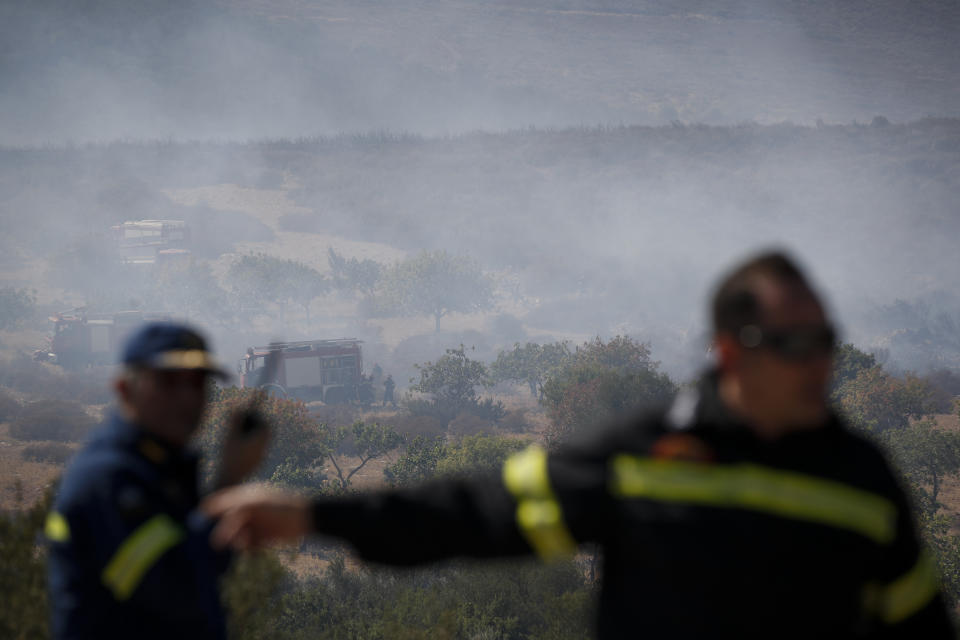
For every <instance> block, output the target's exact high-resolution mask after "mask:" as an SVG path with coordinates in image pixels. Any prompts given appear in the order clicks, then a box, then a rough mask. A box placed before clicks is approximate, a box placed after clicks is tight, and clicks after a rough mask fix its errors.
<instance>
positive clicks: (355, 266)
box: [327, 247, 383, 295]
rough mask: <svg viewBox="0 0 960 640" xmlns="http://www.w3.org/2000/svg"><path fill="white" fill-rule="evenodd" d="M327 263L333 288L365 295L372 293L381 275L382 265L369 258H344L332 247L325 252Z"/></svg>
mask: <svg viewBox="0 0 960 640" xmlns="http://www.w3.org/2000/svg"><path fill="white" fill-rule="evenodd" d="M327 263H328V264H329V265H330V271H331V275H332V280H333V286H334V287H336V288H338V289H349V290H351V291H359V292H361V293H364V294H366V295H371V294H372V293H373V291H374V289H375V288H376V286H377V283H378V282H380V277H381V276H382V275H383V265H382V264H380V263H379V262H377V261H375V260H370V259H369V258H366V259H364V260H358V259H357V258H346V257H344V256H343V255H341V254H339V253H337V252H336V251H335V250H334V249H333V247H330V248H329V249H328V250H327Z"/></svg>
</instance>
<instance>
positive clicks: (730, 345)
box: [713, 332, 743, 372]
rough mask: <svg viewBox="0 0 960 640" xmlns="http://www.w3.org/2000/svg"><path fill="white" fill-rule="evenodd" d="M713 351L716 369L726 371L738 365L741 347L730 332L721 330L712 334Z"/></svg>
mask: <svg viewBox="0 0 960 640" xmlns="http://www.w3.org/2000/svg"><path fill="white" fill-rule="evenodd" d="M713 351H714V353H715V354H716V355H715V358H716V362H717V369H719V370H720V371H721V372H728V371H732V370H734V369H736V368H737V367H738V366H739V364H740V357H741V355H742V351H743V348H742V347H741V346H740V343H739V341H737V340H736V339H735V338H734V337H733V335H732V334H730V333H727V332H723V333H718V334H717V335H716V336H714V338H713Z"/></svg>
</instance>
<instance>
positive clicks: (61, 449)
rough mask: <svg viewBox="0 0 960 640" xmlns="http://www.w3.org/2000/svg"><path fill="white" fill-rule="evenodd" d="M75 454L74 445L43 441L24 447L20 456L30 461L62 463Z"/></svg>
mask: <svg viewBox="0 0 960 640" xmlns="http://www.w3.org/2000/svg"><path fill="white" fill-rule="evenodd" d="M72 456H73V447H69V446H67V445H65V444H63V443H60V442H43V443H37V444H30V445H27V446H26V447H24V449H23V452H22V453H21V454H20V457H21V458H23V459H24V460H29V461H30V462H49V463H50V464H58V465H62V464H65V463H66V462H67V460H69V459H70V458H71V457H72Z"/></svg>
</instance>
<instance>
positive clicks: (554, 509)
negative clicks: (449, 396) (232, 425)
mask: <svg viewBox="0 0 960 640" xmlns="http://www.w3.org/2000/svg"><path fill="white" fill-rule="evenodd" d="M712 316H713V329H714V336H713V352H714V354H715V359H716V362H715V367H714V368H713V369H712V370H711V371H709V372H708V373H706V375H704V377H703V378H702V380H701V381H700V382H699V383H698V384H697V385H695V386H693V387H691V388H689V389H687V390H686V391H683V392H681V393H680V394H679V395H678V396H677V398H676V399H675V400H674V401H673V403H672V404H671V405H669V406H668V407H665V408H664V409H662V410H659V411H655V412H652V413H647V414H644V415H640V416H636V417H633V418H631V419H629V420H625V421H624V422H622V423H620V424H615V425H612V426H611V427H609V428H607V429H605V430H602V431H601V432H600V433H596V432H593V433H591V434H589V435H587V436H585V437H584V438H583V439H581V440H580V441H578V442H573V443H570V444H568V445H566V446H564V447H561V448H560V449H558V450H556V451H554V452H549V453H548V452H547V451H545V450H543V449H541V448H539V447H536V446H534V447H531V448H529V449H528V450H526V451H524V452H521V453H519V454H516V455H515V456H513V457H511V458H509V459H508V460H507V462H506V463H505V466H504V468H503V470H502V474H501V476H500V477H497V478H487V479H485V480H470V479H467V480H456V481H454V480H450V481H435V482H434V483H432V484H428V485H424V486H422V487H419V488H415V489H409V490H400V491H390V492H382V493H377V494H371V495H365V496H363V495H361V496H354V497H345V498H339V499H335V498H320V499H316V500H313V501H310V500H307V499H305V498H302V497H297V496H294V495H292V494H284V493H271V492H269V491H266V490H264V489H260V488H256V487H248V488H237V489H234V490H232V491H228V492H225V493H221V494H218V495H215V496H214V497H213V498H211V500H210V501H209V502H208V503H207V504H206V508H207V509H208V510H209V511H210V513H211V514H213V515H216V516H220V517H221V520H220V522H219V524H218V526H217V528H216V529H215V531H214V541H215V543H216V544H217V545H233V546H235V547H239V548H244V547H248V546H253V545H256V544H260V543H262V542H264V541H266V540H270V539H274V538H289V537H296V536H299V535H302V534H303V533H306V532H309V531H313V532H318V533H322V534H329V535H334V536H339V537H341V538H343V539H345V540H347V541H349V542H350V543H352V544H353V546H354V547H355V548H356V550H357V551H358V553H359V554H360V555H361V556H362V557H364V558H367V559H369V560H373V561H378V562H384V563H392V564H414V563H421V562H428V561H433V560H439V559H441V558H447V557H451V556H472V557H493V556H506V555H513V554H522V553H527V552H531V551H532V552H534V553H536V554H538V555H539V556H540V557H542V558H544V559H547V560H550V559H554V558H562V557H567V556H570V555H571V554H573V553H574V552H575V551H576V549H577V545H578V544H579V543H584V542H591V543H596V544H597V545H599V547H600V549H601V551H602V562H603V565H602V570H601V572H600V575H601V581H602V584H601V589H600V595H599V606H598V616H597V620H598V623H597V624H598V637H600V638H603V639H608V638H628V637H629V638H634V637H644V638H706V637H731V638H777V639H783V638H824V637H829V638H838V637H844V638H857V637H885V638H886V637H891V638H951V637H953V632H952V630H951V627H950V621H949V618H948V615H947V612H946V609H945V606H944V600H943V598H942V596H941V594H940V589H939V586H938V579H937V573H936V569H935V568H934V564H933V562H932V560H931V557H930V556H929V555H928V554H927V552H925V551H924V550H922V549H921V546H920V544H919V543H918V540H917V537H916V535H915V532H914V522H913V521H912V518H911V514H910V510H909V506H908V503H907V500H906V498H905V496H904V494H903V492H902V491H901V489H900V488H899V487H898V484H897V482H896V480H895V479H894V476H893V474H892V473H891V470H890V468H889V467H888V465H887V463H886V462H885V460H884V458H883V456H882V455H881V454H880V452H879V451H878V450H877V449H876V448H875V447H874V446H873V445H871V444H870V443H869V442H867V441H866V440H864V439H863V438H861V437H860V436H858V435H855V434H853V433H851V432H850V431H849V430H848V429H847V428H846V427H845V426H844V425H843V423H842V421H841V420H840V419H839V418H838V417H837V416H836V415H834V414H833V413H832V412H831V410H830V408H829V406H828V403H827V399H826V397H827V387H828V381H829V376H830V372H831V364H832V357H831V356H832V353H833V348H834V344H835V334H834V331H833V328H832V326H831V325H830V324H829V322H828V320H827V318H826V315H825V312H824V309H823V306H822V305H821V303H820V301H819V299H818V298H817V296H816V295H815V293H814V292H813V290H812V289H811V287H810V286H809V285H808V283H807V281H806V280H805V278H804V276H803V275H802V274H801V272H800V271H799V270H798V269H797V268H796V266H795V265H794V264H793V263H792V261H791V260H789V259H788V258H787V257H786V256H784V255H782V254H780V253H770V254H764V255H761V256H758V257H756V258H754V259H752V260H749V261H747V262H746V263H744V264H743V265H741V266H740V267H738V268H736V269H735V270H734V271H733V272H732V273H731V274H730V275H729V276H728V277H727V278H725V279H724V280H723V281H722V283H721V284H720V286H719V287H718V289H717V292H716V294H715V296H714V301H713V313H712Z"/></svg>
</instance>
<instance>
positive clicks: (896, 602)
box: [880, 551, 940, 624]
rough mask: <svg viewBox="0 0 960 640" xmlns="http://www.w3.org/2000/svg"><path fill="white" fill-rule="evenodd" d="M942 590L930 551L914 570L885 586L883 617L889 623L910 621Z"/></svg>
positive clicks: (882, 605) (918, 561) (881, 615)
mask: <svg viewBox="0 0 960 640" xmlns="http://www.w3.org/2000/svg"><path fill="white" fill-rule="evenodd" d="M939 590H940V582H939V578H938V576H937V567H936V565H935V563H934V562H933V558H931V557H930V554H929V553H927V552H926V551H923V552H921V554H920V557H919V558H918V559H917V564H915V565H914V566H913V568H912V569H910V571H908V572H907V573H905V574H904V575H902V576H900V577H899V578H897V579H896V580H894V581H893V582H891V583H890V584H889V585H887V587H886V588H885V589H883V591H882V594H881V600H880V606H881V609H880V618H881V619H882V620H883V621H884V622H886V623H887V624H896V623H897V622H901V621H903V620H906V619H907V618H909V617H910V616H912V615H913V614H915V613H917V612H918V611H920V610H921V609H923V608H924V607H925V606H926V605H927V603H928V602H930V601H931V600H933V598H934V596H936V595H937V592H938V591H939Z"/></svg>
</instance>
